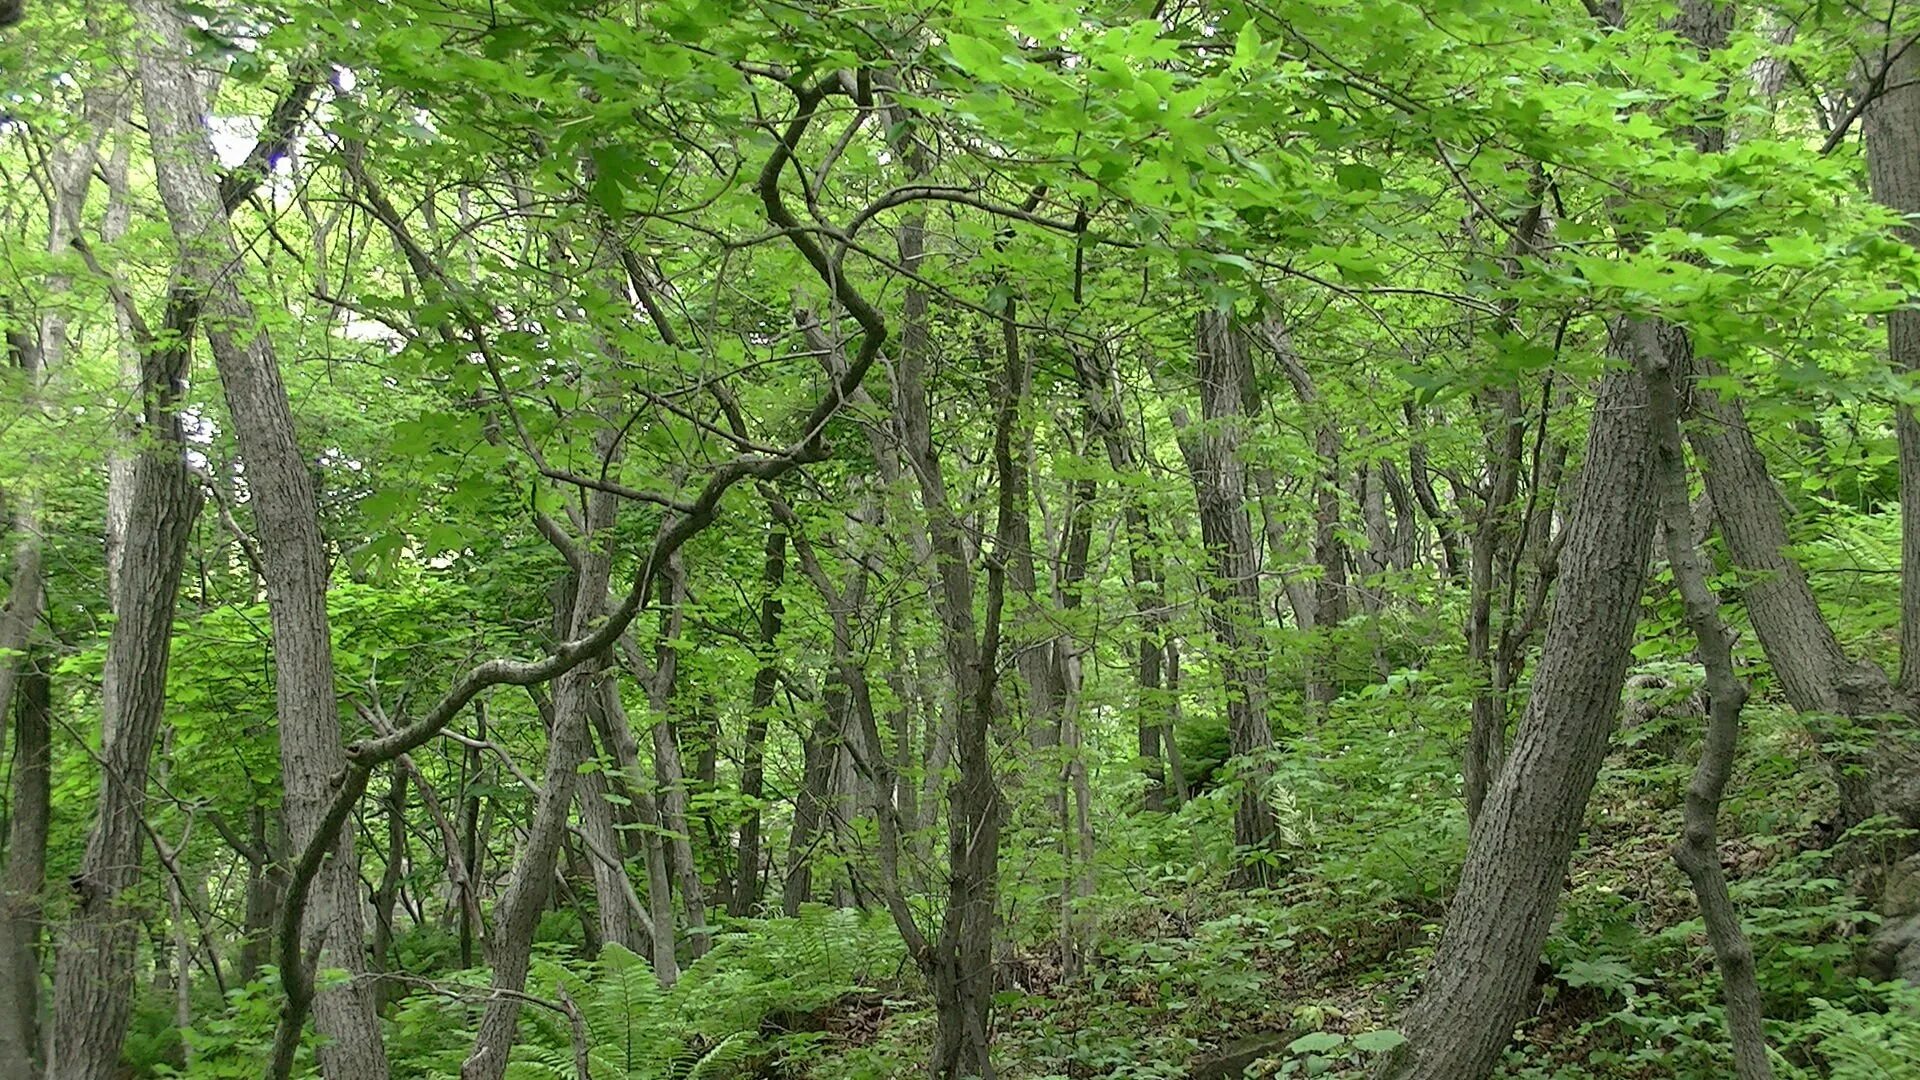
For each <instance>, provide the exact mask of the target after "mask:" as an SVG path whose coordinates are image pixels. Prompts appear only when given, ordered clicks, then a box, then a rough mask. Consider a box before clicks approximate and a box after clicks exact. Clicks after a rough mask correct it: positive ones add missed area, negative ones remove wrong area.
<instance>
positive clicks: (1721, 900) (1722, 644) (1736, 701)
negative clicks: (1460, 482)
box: [1634, 326, 1773, 1080]
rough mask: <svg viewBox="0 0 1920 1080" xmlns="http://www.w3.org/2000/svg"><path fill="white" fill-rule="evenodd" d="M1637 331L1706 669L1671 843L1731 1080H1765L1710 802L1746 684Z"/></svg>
mask: <svg viewBox="0 0 1920 1080" xmlns="http://www.w3.org/2000/svg"><path fill="white" fill-rule="evenodd" d="M1639 331H1640V332H1641V333H1643V334H1645V335H1646V336H1647V337H1648V339H1649V340H1648V341H1647V343H1646V344H1645V345H1644V346H1643V347H1641V348H1639V349H1636V350H1635V353H1634V360H1635V364H1636V366H1637V367H1638V368H1639V369H1640V376H1641V378H1642V380H1643V381H1644V382H1645V383H1646V388H1647V404H1648V408H1647V416H1648V423H1649V424H1650V426H1651V428H1652V432H1653V449H1654V469H1653V472H1654V475H1653V486H1654V490H1655V492H1656V493H1657V502H1658V506H1659V515H1658V517H1659V521H1660V525H1661V528H1660V532H1661V535H1662V536H1663V537H1665V539H1666V549H1667V565H1668V566H1669V567H1671V568H1672V570H1673V578H1674V584H1675V585H1676V586H1677V587H1678V588H1679V590H1680V597H1681V600H1682V602H1683V603H1684V605H1685V607H1686V613H1687V624H1688V626H1689V627H1690V628H1691V629H1692V630H1693V636H1694V640H1695V641H1696V642H1697V643H1698V647H1699V653H1700V659H1701V663H1702V664H1703V666H1704V667H1705V668H1706V676H1707V679H1706V682H1707V694H1708V716H1707V732H1706V740H1705V743H1704V745H1703V746H1702V748H1701V751H1700V761H1699V764H1698V765H1697V766H1696V767H1695V769H1694V773H1693V781H1692V782H1691V783H1690V784H1689V785H1688V786H1687V796H1686V809H1685V821H1684V826H1683V831H1682V835H1681V838H1680V841H1679V843H1678V844H1676V845H1675V846H1674V853H1673V854H1674V861H1675V862H1677V863H1679V864H1680V868H1681V869H1682V870H1684V871H1685V872H1686V875H1687V878H1688V879H1689V880H1690V881H1692V883H1693V892H1694V896H1695V897H1696V898H1697V899H1698V901H1699V904H1700V915H1701V918H1702V920H1703V921H1704V922H1705V923H1706V927H1707V940H1708V941H1709V942H1710V943H1711V944H1712V945H1713V955H1714V959H1715V960H1716V962H1717V963H1718V964H1719V968H1720V981H1721V987H1722V994H1723V996H1724V997H1725V999H1726V1007H1727V1031H1728V1034H1729V1035H1730V1036H1731V1038H1732V1041H1733V1057H1734V1065H1735V1069H1736V1071H1737V1073H1738V1075H1739V1077H1740V1080H1770V1078H1771V1077H1772V1076H1773V1068H1772V1066H1771V1065H1770V1064H1769V1063H1768V1061H1767V1040H1766V1034H1765V1032H1764V1030H1763V1029H1762V1019H1763V1016H1762V1013H1761V1009H1760V986H1759V984H1758V982H1757V981H1756V980H1755V978H1754V972H1753V949H1752V947H1751V946H1749V945H1748V944H1747V937H1746V934H1745V933H1744V932H1743V931H1742V930H1741V929H1740V916H1739V913H1738V911H1736V910H1735V908H1734V906H1733V898H1732V897H1731V896H1730V895H1729V894H1728V892H1727V879H1726V875H1725V873H1724V872H1722V870H1721V869H1720V839H1719V832H1718V821H1719V817H1720V799H1721V796H1722V795H1723V794H1724V793H1725V791H1726V787H1727V778H1728V777H1729V776H1730V775H1731V774H1732V772H1733V758H1734V753H1735V751H1736V750H1737V749H1738V745H1739V739H1740V710H1741V708H1742V707H1743V706H1744V705H1745V704H1746V701H1747V687H1746V684H1745V683H1742V682H1741V681H1740V678H1739V676H1738V675H1736V674H1735V673H1734V668H1733V634H1732V632H1731V631H1729V630H1728V629H1727V625H1726V623H1725V622H1724V621H1723V620H1722V619H1721V618H1720V601H1719V598H1718V597H1716V596H1715V595H1714V593H1713V589H1712V588H1711V587H1710V586H1709V585H1708V584H1707V567H1706V560H1705V558H1703V557H1702V556H1701V554H1700V549H1699V546H1698V545H1697V544H1696V543H1695V541H1694V538H1693V518H1692V508H1691V506H1690V505H1689V503H1688V499H1687V459H1686V441H1685V439H1684V438H1682V436H1681V434H1680V404H1679V394H1678V393H1677V392H1676V390H1675V388H1674V371H1673V364H1672V358H1671V357H1669V356H1668V354H1667V351H1666V350H1665V349H1664V348H1662V347H1660V343H1659V342H1658V341H1657V340H1655V339H1654V337H1653V335H1654V331H1653V329H1652V328H1651V327H1645V326H1642V327H1640V328H1639Z"/></svg>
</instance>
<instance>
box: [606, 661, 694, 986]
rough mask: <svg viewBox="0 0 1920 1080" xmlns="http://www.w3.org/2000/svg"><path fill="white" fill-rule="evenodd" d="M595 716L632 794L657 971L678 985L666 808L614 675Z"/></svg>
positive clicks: (621, 782) (617, 777) (617, 787)
mask: <svg viewBox="0 0 1920 1080" xmlns="http://www.w3.org/2000/svg"><path fill="white" fill-rule="evenodd" d="M591 715H592V717H593V722H594V728H595V730H596V731H597V732H598V733H599V736H600V743H601V747H602V748H603V749H604V750H605V751H606V752H607V753H608V754H610V755H612V757H613V759H614V761H615V763H616V764H617V765H618V766H619V769H618V771H616V772H614V773H613V774H612V775H611V776H610V777H609V778H608V779H609V782H610V785H611V787H612V789H613V790H614V791H616V792H618V793H619V794H620V795H622V796H624V797H625V798H626V799H627V802H628V803H629V805H630V806H631V808H632V811H633V814H632V820H631V824H633V825H636V826H638V828H637V829H635V830H632V832H630V833H629V839H628V846H627V851H628V852H629V853H630V854H631V853H632V852H634V851H636V850H637V851H638V853H639V856H640V858H641V860H642V862H644V863H645V865H646V868H647V925H648V929H649V932H650V936H651V942H650V944H651V951H650V952H649V954H648V955H649V956H650V957H651V958H652V961H653V974H654V977H655V978H657V979H659V980H660V985H662V986H672V985H673V984H674V983H675V982H678V981H679V979H680V960H679V955H678V954H677V953H676V952H675V950H674V932H673V886H672V884H671V877H670V875H669V874H668V872H667V852H666V844H665V843H664V842H663V841H662V840H661V837H660V831H661V830H660V808H659V806H658V804H656V803H655V802H654V799H653V793H652V792H650V791H648V790H647V787H646V784H645V782H644V781H643V780H642V779H641V773H640V747H639V744H638V743H636V742H635V741H634V738H633V729H632V727H630V726H629V725H628V722H627V710H626V707H625V706H624V705H623V704H622V703H621V701H620V687H619V685H618V684H617V683H616V682H615V681H614V680H612V679H604V680H602V681H601V686H600V696H599V707H598V708H596V709H594V710H593V712H592V713H591ZM634 834H637V836H638V839H637V840H636V839H634Z"/></svg>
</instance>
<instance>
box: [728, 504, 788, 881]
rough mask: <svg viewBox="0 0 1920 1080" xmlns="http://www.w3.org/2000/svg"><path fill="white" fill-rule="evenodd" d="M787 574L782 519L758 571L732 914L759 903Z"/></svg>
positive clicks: (772, 528)
mask: <svg viewBox="0 0 1920 1080" xmlns="http://www.w3.org/2000/svg"><path fill="white" fill-rule="evenodd" d="M785 577H787V530H785V527H781V525H780V523H770V525H768V528H766V561H764V565H762V569H760V626H758V642H756V644H758V648H760V657H758V661H760V667H758V669H756V671H755V673H753V698H751V700H749V703H747V707H749V709H751V711H749V713H747V742H745V746H743V751H741V765H739V798H741V801H743V803H745V807H747V809H745V815H743V817H741V822H739V844H737V849H735V857H733V874H735V880H733V905H732V907H730V913H732V915H751V913H753V911H755V907H758V903H760V799H764V798H766V728H768V711H770V709H772V707H774V692H776V690H778V688H780V665H778V653H776V650H778V646H780V623H781V615H783V613H785V605H781V601H780V586H781V582H783V580H785Z"/></svg>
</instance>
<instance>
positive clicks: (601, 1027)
mask: <svg viewBox="0 0 1920 1080" xmlns="http://www.w3.org/2000/svg"><path fill="white" fill-rule="evenodd" d="M903 955H904V952H903V949H902V946H901V944H900V939H899V936H898V935H897V934H896V933H895V932H894V930H893V927H892V925H891V924H890V923H888V922H887V921H886V920H885V919H883V918H881V917H879V916H876V915H872V914H867V913H862V912H857V911H845V910H837V909H830V908H824V907H817V906H814V907H807V908H805V909H803V910H802V911H801V913H800V916H799V917H798V918H791V919H770V920H764V921H762V920H742V921H739V922H735V923H733V924H732V929H731V930H729V932H727V933H725V934H722V935H721V936H720V938H719V939H718V940H717V941H716V942H715V944H714V947H713V949H712V950H710V951H709V952H708V953H707V954H706V955H705V956H703V957H701V958H700V959H699V960H697V961H695V962H693V963H692V964H689V965H688V966H687V967H686V969H685V970H684V971H683V972H682V973H681V976H680V980H679V981H678V982H677V983H675V984H674V986H673V988H672V989H670V990H668V989H662V988H661V986H660V984H659V982H658V981H657V980H656V979H655V978H654V975H653V970H652V968H651V967H650V966H649V965H648V964H647V962H646V961H645V960H643V959H641V958H640V957H639V956H636V955H634V954H633V953H632V952H630V951H628V950H626V949H623V948H621V947H620V946H618V945H609V946H607V947H606V948H605V949H604V950H603V951H602V952H601V955H600V958H599V959H598V960H596V961H594V962H593V963H591V964H576V965H571V966H570V965H568V964H565V963H563V962H560V961H557V960H541V961H538V962H536V963H535V964H534V965H533V968H532V971H531V972H530V973H529V978H528V980H527V984H528V985H527V989H528V991H529V992H530V993H533V994H535V995H537V996H539V997H543V998H547V999H549V1000H551V999H556V998H558V997H559V996H560V994H561V992H562V991H564V992H565V993H566V995H567V996H568V997H570V998H571V999H572V1000H573V1001H574V1002H575V1004H576V1005H577V1006H578V1008H579V1010H580V1015H581V1019H582V1020H583V1021H584V1025H585V1028H586V1035H587V1043H588V1060H589V1067H590V1068H591V1069H592V1071H593V1076H594V1080H722V1078H729V1077H734V1076H739V1075H742V1073H743V1072H744V1071H745V1068H746V1063H747V1062H749V1061H750V1060H751V1059H752V1058H754V1057H755V1056H756V1055H762V1054H767V1053H773V1052H777V1050H778V1046H777V1044H778V1043H779V1042H780V1041H781V1038H780V1037H779V1036H777V1035H776V1036H763V1035H762V1034H761V1028H762V1025H763V1024H764V1022H765V1021H766V1020H767V1018H768V1017H769V1016H772V1015H775V1014H782V1013H790V1014H796V1015H804V1014H807V1013H811V1012H813V1011H815V1010H818V1009H820V1008H821V1007H823V1006H826V1005H828V1004H831V1003H832V1002H833V1001H835V1000H837V999H839V998H841V997H844V996H845V995H847V994H851V993H855V992H858V991H862V990H865V989H867V988H868V987H869V984H871V983H873V982H876V981H879V980H880V979H881V978H883V977H886V976H888V975H890V974H891V973H892V971H893V970H894V969H896V968H897V967H898V966H899V965H900V963H901V958H902V957H903ZM522 1015H523V1017H524V1019H523V1020H522V1023H521V1030H520V1034H521V1042H520V1044H519V1045H518V1046H516V1047H515V1048H514V1055H513V1064H512V1066H511V1068H510V1069H509V1072H508V1075H509V1076H510V1077H511V1078H512V1080H576V1073H575V1067H574V1049H573V1033H572V1027H571V1023H570V1022H569V1020H568V1018H567V1017H566V1016H564V1015H562V1014H560V1013H559V1012H557V1011H555V1010H552V1009H538V1008H531V1009H528V1010H526V1011H525V1012H524V1013H523V1014H522Z"/></svg>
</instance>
